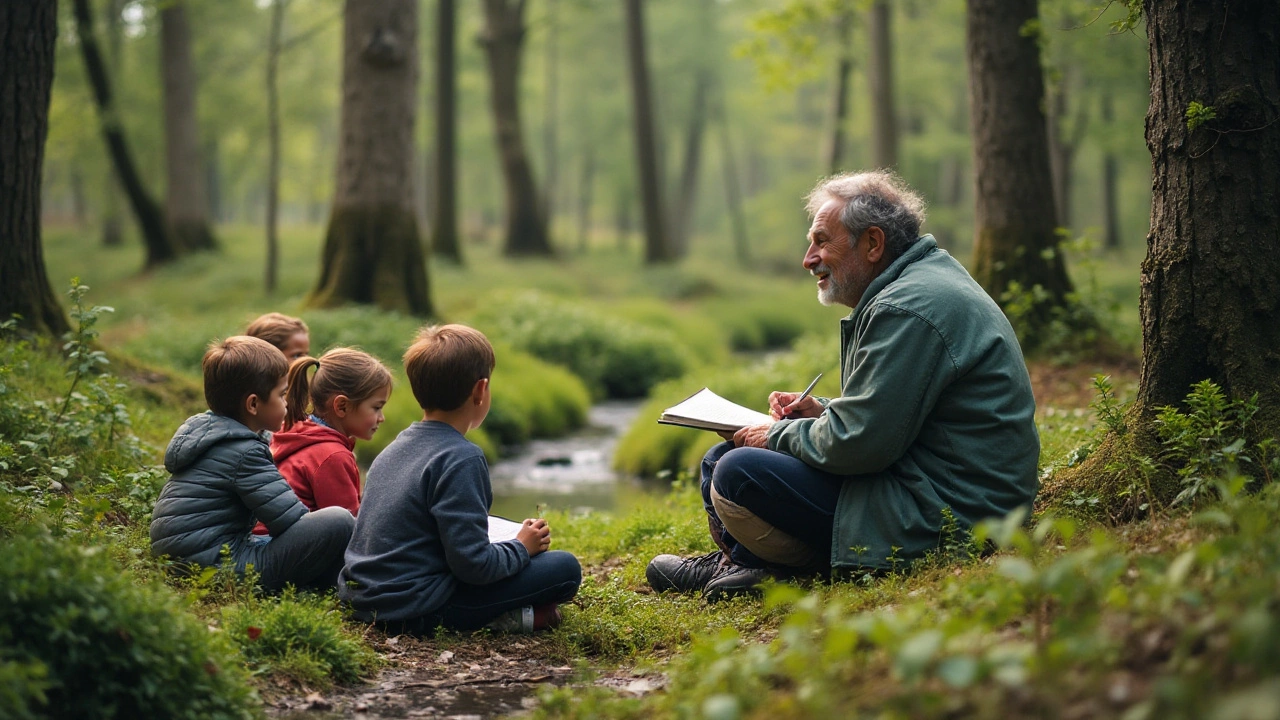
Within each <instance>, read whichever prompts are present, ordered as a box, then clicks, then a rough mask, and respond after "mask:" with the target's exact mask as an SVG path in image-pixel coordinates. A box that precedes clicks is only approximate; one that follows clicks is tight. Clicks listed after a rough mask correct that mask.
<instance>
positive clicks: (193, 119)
mask: <svg viewBox="0 0 1280 720" xmlns="http://www.w3.org/2000/svg"><path fill="white" fill-rule="evenodd" d="M160 68H161V80H162V84H163V87H164V145H165V169H166V171H167V178H168V182H167V185H166V188H165V218H166V220H167V221H168V223H169V230H170V233H171V234H172V237H173V241H174V242H175V243H176V244H177V245H178V247H181V248H185V249H187V250H212V249H214V248H216V247H217V242H216V241H215V240H214V237H213V230H212V228H211V227H210V224H209V194H208V189H207V188H206V187H205V180H206V177H205V170H204V161H203V158H202V157H201V154H200V124H199V121H198V118H197V116H196V86H197V84H198V81H197V79H196V66H195V58H194V57H192V52H191V25H190V23H188V22H187V7H186V4H185V2H184V0H171V1H170V2H166V3H162V4H161V5H160Z"/></svg>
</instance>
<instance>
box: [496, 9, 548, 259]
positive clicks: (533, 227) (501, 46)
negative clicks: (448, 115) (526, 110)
mask: <svg viewBox="0 0 1280 720" xmlns="http://www.w3.org/2000/svg"><path fill="white" fill-rule="evenodd" d="M526 2H527V0H484V16H485V26H484V30H483V31H482V32H481V36H480V44H481V45H482V46H483V47H484V50H485V57H486V58H487V59H488V61H489V62H488V65H489V82H490V85H491V92H490V97H491V102H492V105H493V128H494V134H495V135H496V136H497V142H498V158H499V160H500V161H501V162H502V179H503V182H504V183H505V185H506V204H507V228H506V234H507V240H506V249H505V252H506V254H507V255H510V256H522V255H523V256H528V255H541V256H549V255H551V254H552V251H551V241H550V239H549V238H548V237H547V223H546V218H545V217H543V215H542V213H541V212H539V210H538V204H539V202H540V197H539V195H538V188H537V185H536V183H535V182H534V180H533V168H532V167H530V165H529V154H528V152H526V151H525V145H524V130H523V128H522V127H521V125H520V104H519V99H520V53H521V51H522V49H523V48H524V39H525V27H524V11H525V5H526Z"/></svg>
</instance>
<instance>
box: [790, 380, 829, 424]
mask: <svg viewBox="0 0 1280 720" xmlns="http://www.w3.org/2000/svg"><path fill="white" fill-rule="evenodd" d="M821 379H822V373H818V377H816V378H814V379H813V382H811V383H809V387H807V388H805V389H804V392H802V393H800V397H798V398H796V399H795V400H793V401H791V404H790V405H788V407H791V408H794V407H795V406H797V405H799V404H800V403H802V402H804V399H805V398H807V397H809V393H811V392H813V386H814V385H817V384H818V381H819V380H821ZM790 414H791V411H790V410H788V411H787V415H790Z"/></svg>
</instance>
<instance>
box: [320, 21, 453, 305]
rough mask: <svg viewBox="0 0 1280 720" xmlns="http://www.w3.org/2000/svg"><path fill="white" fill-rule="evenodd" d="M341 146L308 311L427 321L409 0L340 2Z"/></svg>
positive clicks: (413, 36) (415, 74)
mask: <svg viewBox="0 0 1280 720" xmlns="http://www.w3.org/2000/svg"><path fill="white" fill-rule="evenodd" d="M343 16H344V17H343V20H344V24H345V27H344V30H343V67H342V118H341V124H342V128H341V132H340V137H341V141H340V144H339V147H338V173H337V183H336V188H335V190H334V198H333V209H332V211H331V214H330V216H329V228H328V232H327V233H326V235H325V243H324V254H323V256H322V259H321V269H320V280H319V282H318V283H317V284H316V287H315V290H313V291H312V294H311V297H310V298H309V300H308V304H309V305H311V306H313V307H333V306H337V305H342V304H346V303H362V304H370V305H377V306H378V307H380V308H383V309H386V310H396V311H399V312H404V313H409V314H413V315H422V316H427V315H431V314H432V307H431V300H430V295H429V292H428V286H427V269H426V258H425V257H424V254H423V252H422V243H421V241H420V239H419V234H418V217H417V214H416V212H415V211H414V206H413V159H414V152H413V127H414V113H415V111H416V108H417V78H418V34H417V33H418V2H417V0H347V2H346V5H345V9H344V11H343Z"/></svg>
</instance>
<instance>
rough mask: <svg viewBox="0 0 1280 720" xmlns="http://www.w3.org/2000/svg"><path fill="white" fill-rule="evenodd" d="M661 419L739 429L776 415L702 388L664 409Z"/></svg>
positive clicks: (703, 427)
mask: <svg viewBox="0 0 1280 720" xmlns="http://www.w3.org/2000/svg"><path fill="white" fill-rule="evenodd" d="M658 422H660V423H662V424H664V425H680V426H682V427H691V428H699V429H701V430H717V431H719V430H737V429H738V428H743V427H746V426H748V425H763V424H765V423H771V422H773V418H771V417H769V416H768V415H766V414H764V413H762V412H756V411H755V410H752V409H751V408H747V407H743V406H741V405H739V404H737V403H735V402H730V401H728V400H725V399H724V398H722V397H720V396H719V395H717V394H715V393H713V392H711V391H710V390H708V389H707V388H702V389H701V390H699V391H698V392H696V393H694V394H692V395H690V396H689V397H687V398H685V399H684V401H682V402H680V403H678V404H676V405H673V406H671V407H669V408H667V409H666V410H663V411H662V415H660V416H658Z"/></svg>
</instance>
